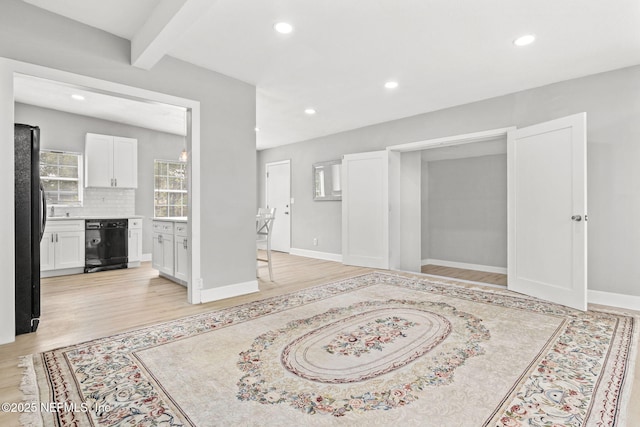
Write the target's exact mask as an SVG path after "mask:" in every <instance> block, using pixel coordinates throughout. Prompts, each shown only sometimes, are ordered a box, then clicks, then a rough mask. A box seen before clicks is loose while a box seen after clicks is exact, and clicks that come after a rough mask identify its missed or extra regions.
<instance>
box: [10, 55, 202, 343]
mask: <svg viewBox="0 0 640 427" xmlns="http://www.w3.org/2000/svg"><path fill="white" fill-rule="evenodd" d="M15 74H25V75H29V76H33V77H38V78H43V79H48V80H54V81H57V82H60V83H63V84H68V85H72V86H79V87H84V88H88V89H90V90H93V91H97V92H104V93H108V94H111V95H114V96H120V97H124V98H132V99H137V100H142V101H146V102H158V103H164V104H170V105H176V106H180V107H184V108H185V109H186V110H187V112H188V114H187V115H188V124H189V125H190V126H189V127H188V132H187V135H188V136H187V150H188V152H189V161H188V167H189V194H190V197H189V213H188V235H189V241H190V242H191V245H190V248H189V252H190V253H189V258H190V260H189V265H190V269H189V276H188V287H187V289H188V302H189V303H191V304H197V303H200V302H201V285H202V276H201V274H202V273H201V261H200V245H201V241H200V235H201V215H200V209H201V205H200V204H201V198H200V197H201V195H200V188H201V186H200V157H201V156H200V103H199V102H198V101H195V100H191V99H186V98H180V97H176V96H172V95H167V94H163V93H160V92H154V91H150V90H146V89H141V88H137V87H133V86H128V85H124V84H120V83H115V82H110V81H107V80H101V79H97V78H93V77H88V76H83V75H80V74H75V73H70V72H67V71H61V70H57V69H53V68H49V67H44V66H40V65H35V64H30V63H26V62H20V61H15V60H11V59H7V58H0V93H2V96H1V97H0V140H3V141H12V140H13V122H14V89H13V86H14V83H13V80H14V75H15ZM7 152H11V153H13V150H8V151H7ZM1 162H2V163H1V165H2V167H0V171H2V172H0V178H1V179H2V180H3V182H5V183H12V182H13V179H14V177H13V175H14V164H13V154H11V155H9V156H5V157H4V158H3V160H2V161H1ZM5 199H6V203H5V204H3V206H2V207H0V215H2V216H3V217H4V218H5V219H6V222H5V226H3V227H2V229H1V230H2V231H1V232H0V236H1V237H3V238H4V239H3V241H4V242H5V244H4V245H2V249H0V260H1V261H0V271H2V273H0V274H1V275H0V278H1V279H3V280H1V283H5V284H13V283H14V280H15V279H14V278H15V250H14V244H13V242H14V239H15V226H14V220H15V218H14V216H15V214H14V195H13V192H10V194H6V195H5ZM14 300H15V289H14V286H13V285H11V286H2V287H0V313H1V314H0V325H2V326H1V327H0V344H4V343H8V342H13V341H14V340H15V307H14Z"/></svg>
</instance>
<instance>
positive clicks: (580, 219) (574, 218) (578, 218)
mask: <svg viewBox="0 0 640 427" xmlns="http://www.w3.org/2000/svg"><path fill="white" fill-rule="evenodd" d="M571 219H572V220H574V221H576V222H579V221H582V217H581V216H580V215H574V216H572V217H571Z"/></svg>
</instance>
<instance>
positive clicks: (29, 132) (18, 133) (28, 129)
mask: <svg viewBox="0 0 640 427" xmlns="http://www.w3.org/2000/svg"><path fill="white" fill-rule="evenodd" d="M14 146H15V205H16V211H15V230H16V236H15V242H16V243H15V254H16V276H15V282H16V335H19V334H26V333H29V332H35V330H36V329H37V328H38V323H39V322H40V240H41V239H42V234H43V233H44V226H45V223H46V221H47V204H46V199H45V195H44V188H43V187H42V184H41V182H40V128H38V127H37V126H30V125H23V124H16V125H15V128H14Z"/></svg>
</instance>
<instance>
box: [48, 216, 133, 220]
mask: <svg viewBox="0 0 640 427" xmlns="http://www.w3.org/2000/svg"><path fill="white" fill-rule="evenodd" d="M142 218H144V217H143V216H142V215H129V216H126V215H103V216H86V215H81V216H48V217H47V221H71V220H76V221H77V220H85V219H142Z"/></svg>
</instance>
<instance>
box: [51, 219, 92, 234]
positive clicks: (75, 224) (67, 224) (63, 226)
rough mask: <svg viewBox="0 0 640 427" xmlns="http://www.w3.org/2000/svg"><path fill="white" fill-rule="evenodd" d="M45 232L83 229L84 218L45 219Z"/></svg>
mask: <svg viewBox="0 0 640 427" xmlns="http://www.w3.org/2000/svg"><path fill="white" fill-rule="evenodd" d="M44 228H45V231H46V232H52V233H57V232H60V231H84V220H77V219H74V220H55V221H47V225H45V227H44Z"/></svg>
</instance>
